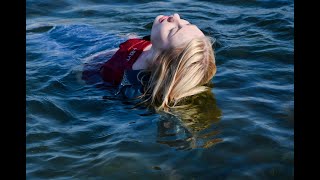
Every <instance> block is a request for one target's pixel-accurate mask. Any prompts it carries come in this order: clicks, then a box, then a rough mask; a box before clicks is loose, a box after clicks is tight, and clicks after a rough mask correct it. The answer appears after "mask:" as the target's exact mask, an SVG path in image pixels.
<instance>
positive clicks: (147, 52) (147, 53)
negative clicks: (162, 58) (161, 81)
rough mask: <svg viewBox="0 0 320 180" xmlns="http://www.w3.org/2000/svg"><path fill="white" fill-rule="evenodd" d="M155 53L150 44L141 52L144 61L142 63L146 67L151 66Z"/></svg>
mask: <svg viewBox="0 0 320 180" xmlns="http://www.w3.org/2000/svg"><path fill="white" fill-rule="evenodd" d="M156 52H157V50H156V49H155V48H154V47H153V46H152V44H150V45H149V46H147V47H146V48H145V49H144V52H143V56H144V59H145V61H144V62H145V63H146V64H147V65H148V67H150V66H151V64H152V63H153V59H154V56H155V55H156Z"/></svg>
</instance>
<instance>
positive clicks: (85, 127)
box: [26, 0, 294, 179]
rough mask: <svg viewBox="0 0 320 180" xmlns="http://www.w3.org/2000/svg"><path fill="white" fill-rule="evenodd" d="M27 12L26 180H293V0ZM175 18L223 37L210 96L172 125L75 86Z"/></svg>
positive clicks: (45, 4)
mask: <svg viewBox="0 0 320 180" xmlns="http://www.w3.org/2000/svg"><path fill="white" fill-rule="evenodd" d="M26 3H27V7H26V11H27V19H26V32H27V34H26V40H27V42H26V53H27V57H26V80H27V87H26V88H27V90H26V98H27V99H26V102H27V106H26V118H27V130H26V138H27V139H26V140H27V141H26V142H27V144H26V158H27V164H26V175H27V179H47V178H50V179H151V178H153V179H293V175H294V173H293V170H294V168H293V162H294V158H293V157H294V142H293V136H294V131H293V127H294V118H293V112H294V106H293V104H294V103H293V102H294V97H293V94H294V87H293V85H294V77H293V73H294V72H293V67H294V62H293V46H294V44H293V28H294V19H293V8H294V4H293V1H289V0H274V1H269V0H257V1H243V0H240V1H235V0H229V1H225V0H216V1H200V0H197V1H194V0H177V1H146V0H143V1H137V0H126V1H124V0H123V1H119V0H117V1H107V0H81V1H71V0H56V1H48V0H37V1H34V0H27V1H26ZM174 12H177V13H179V14H180V15H181V16H182V18H185V19H187V20H189V21H190V22H191V23H193V24H196V25H198V26H199V28H200V29H202V30H203V31H204V32H205V34H207V35H210V36H211V37H214V38H215V39H216V43H215V52H216V62H217V67H218V71H217V74H216V76H215V77H214V78H213V80H212V83H213V88H212V90H211V93H208V94H203V95H201V96H199V97H197V98H195V99H194V100H193V103H192V106H190V107H187V108H185V109H181V110H180V111H179V112H178V113H177V114H180V115H179V116H172V115H168V114H156V113H153V112H150V111H149V110H147V109H143V108H134V109H132V105H133V104H134V103H133V102H130V101H126V100H121V99H108V100H107V99H103V96H112V91H110V90H104V89H99V88H95V87H92V86H90V85H84V84H82V83H80V82H79V81H78V75H79V73H80V72H81V71H80V65H81V64H82V63H83V62H84V61H85V59H86V58H88V57H89V56H91V55H92V54H94V53H98V52H101V51H104V50H111V49H113V48H115V47H117V46H118V44H119V43H121V42H122V41H123V40H124V39H126V38H127V37H128V34H132V33H134V34H137V35H138V36H144V35H148V34H149V33H150V30H151V25H152V21H153V19H154V18H155V17H156V16H157V15H159V14H172V13H174Z"/></svg>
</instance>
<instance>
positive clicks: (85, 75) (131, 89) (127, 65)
mask: <svg viewBox="0 0 320 180" xmlns="http://www.w3.org/2000/svg"><path fill="white" fill-rule="evenodd" d="M150 44H151V42H150V36H145V37H143V38H142V39H138V38H135V39H129V40H127V41H125V42H123V43H121V44H120V45H119V49H118V50H117V52H116V53H115V54H113V55H112V57H111V58H110V53H109V54H108V53H105V54H101V55H99V56H97V57H95V59H94V61H96V60H98V61H100V63H96V64H90V63H88V64H85V65H84V70H83V72H82V79H83V80H84V81H86V83H88V84H94V83H96V82H99V81H100V82H101V81H102V82H103V84H107V85H111V86H118V90H117V92H116V94H119V93H122V94H124V95H125V96H127V97H134V96H138V95H141V93H142V92H143V87H142V85H141V82H140V81H139V80H138V78H137V77H138V75H139V76H141V77H144V78H143V80H144V81H147V79H146V78H147V77H148V76H144V75H146V74H143V73H140V72H141V70H132V65H133V64H134V63H135V62H136V60H137V59H138V58H139V56H140V55H141V53H142V52H143V49H144V48H146V47H147V46H148V45H150ZM107 59H109V60H108V61H106V60H107ZM101 61H104V63H101ZM141 77H140V78H141Z"/></svg>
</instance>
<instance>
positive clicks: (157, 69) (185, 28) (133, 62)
mask: <svg viewBox="0 0 320 180" xmlns="http://www.w3.org/2000/svg"><path fill="white" fill-rule="evenodd" d="M211 45H212V44H211V41H210V38H209V37H206V36H205V35H204V34H203V33H202V31H201V30H200V29H199V28H198V27H197V26H195V25H192V24H190V23H189V22H188V21H186V20H183V19H180V16H179V15H178V14H174V15H172V16H163V15H159V16H157V17H156V18H155V20H154V22H153V26H152V30H151V35H150V39H146V38H142V39H139V38H134V39H129V40H127V41H126V42H124V43H121V44H120V46H119V49H118V51H117V52H116V53H115V54H114V55H113V56H112V57H111V59H110V60H108V61H107V62H105V63H104V64H98V65H97V66H94V67H93V68H91V67H92V66H91V65H88V67H90V68H85V69H84V72H83V77H82V79H84V80H85V81H86V82H90V77H93V76H100V78H101V79H102V80H103V81H104V82H105V83H107V84H108V85H114V86H118V85H121V86H120V87H122V86H123V85H125V86H126V85H130V83H128V78H127V76H126V74H131V75H134V76H135V77H131V78H129V79H133V80H134V81H136V82H135V83H136V84H139V83H138V82H140V85H143V86H144V87H143V91H141V97H142V98H143V99H144V102H148V103H149V104H150V105H153V106H155V107H156V109H157V110H164V111H168V110H169V108H171V107H174V106H176V105H177V104H178V103H179V102H180V101H181V100H183V99H184V98H186V97H189V96H192V95H195V94H198V93H201V92H204V91H206V90H207V89H208V88H207V87H206V84H207V83H208V82H209V81H210V80H211V78H212V77H213V76H214V74H215V72H216V66H215V58H214V53H213V49H212V46H211ZM102 56H103V55H102ZM85 67H86V66H85ZM133 70H141V72H148V74H149V76H148V80H147V83H143V82H142V80H141V79H140V78H139V74H140V73H130V71H133ZM142 77H145V76H142Z"/></svg>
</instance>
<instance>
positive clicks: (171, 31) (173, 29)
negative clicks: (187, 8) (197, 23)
mask: <svg viewBox="0 0 320 180" xmlns="http://www.w3.org/2000/svg"><path fill="white" fill-rule="evenodd" d="M186 25H187V26H189V25H192V26H194V25H193V24H190V23H189V24H186ZM183 27H184V26H183ZM183 27H181V28H177V27H174V28H172V29H171V30H170V34H172V33H173V32H174V31H175V32H174V34H172V35H171V37H172V36H174V35H175V34H177V32H178V31H180V29H182V28H183ZM175 29H178V30H175Z"/></svg>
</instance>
